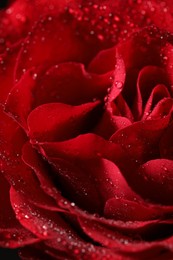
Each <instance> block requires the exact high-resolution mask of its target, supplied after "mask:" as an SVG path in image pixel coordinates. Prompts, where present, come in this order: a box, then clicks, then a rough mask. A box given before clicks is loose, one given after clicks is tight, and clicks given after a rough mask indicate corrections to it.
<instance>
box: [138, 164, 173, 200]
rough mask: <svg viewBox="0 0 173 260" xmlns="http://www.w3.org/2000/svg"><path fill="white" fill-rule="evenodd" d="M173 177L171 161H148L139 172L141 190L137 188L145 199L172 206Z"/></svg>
mask: <svg viewBox="0 0 173 260" xmlns="http://www.w3.org/2000/svg"><path fill="white" fill-rule="evenodd" d="M172 175H173V162H172V161H171V160H166V159H156V160H151V161H148V162H146V163H145V164H143V165H142V166H141V167H140V168H139V170H138V176H137V178H138V179H139V180H138V181H139V186H140V189H139V188H138V187H139V186H138V187H136V188H137V189H138V192H139V193H140V194H141V195H142V196H143V197H145V198H148V199H150V200H152V201H155V202H157V203H162V204H165V205H169V204H172V203H173V196H172V189H173V188H172V187H173V185H172ZM141 184H142V185H141ZM153 190H154V192H153Z"/></svg>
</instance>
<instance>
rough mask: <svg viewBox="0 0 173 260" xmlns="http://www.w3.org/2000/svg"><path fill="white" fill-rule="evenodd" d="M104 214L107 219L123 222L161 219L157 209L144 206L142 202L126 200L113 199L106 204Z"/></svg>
mask: <svg viewBox="0 0 173 260" xmlns="http://www.w3.org/2000/svg"><path fill="white" fill-rule="evenodd" d="M104 214H105V216H106V217H107V218H113V219H117V220H123V221H136V220H139V221H145V220H151V219H156V218H160V217H161V215H162V214H161V212H160V210H158V209H157V208H154V207H149V206H148V205H145V204H144V203H143V204H142V203H141V201H140V203H139V202H136V201H130V200H126V199H124V198H121V199H119V198H112V199H109V200H108V201H107V202H106V205H105V208H104Z"/></svg>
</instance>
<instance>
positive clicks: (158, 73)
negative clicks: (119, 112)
mask: <svg viewBox="0 0 173 260" xmlns="http://www.w3.org/2000/svg"><path fill="white" fill-rule="evenodd" d="M158 84H164V85H168V80H167V77H166V73H165V71H164V70H163V69H161V68H159V67H157V66H145V67H144V68H142V69H141V70H140V72H139V75H138V79H137V95H136V98H135V101H134V106H133V113H134V115H135V117H136V118H140V117H141V116H142V113H143V108H144V106H145V104H146V102H147V99H148V98H149V96H150V94H151V92H152V90H153V89H154V87H155V86H156V85H158Z"/></svg>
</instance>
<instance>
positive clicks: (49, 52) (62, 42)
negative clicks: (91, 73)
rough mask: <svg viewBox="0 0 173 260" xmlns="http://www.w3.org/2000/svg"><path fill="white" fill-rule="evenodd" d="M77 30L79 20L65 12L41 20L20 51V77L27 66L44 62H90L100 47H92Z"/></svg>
mask: <svg viewBox="0 0 173 260" xmlns="http://www.w3.org/2000/svg"><path fill="white" fill-rule="evenodd" d="M63 21H65V22H63ZM76 30H77V28H76V20H75V19H74V17H73V16H72V15H70V14H65V13H64V14H62V15H61V16H58V17H57V16H48V17H47V18H46V19H44V20H42V21H40V22H39V23H37V25H36V26H35V28H34V29H33V30H32V32H31V34H30V35H29V36H28V38H27V40H26V41H25V44H24V46H23V48H22V50H21V52H20V55H19V58H18V63H17V68H16V78H17V79H20V77H21V75H22V74H23V72H22V71H23V69H24V70H28V68H30V67H34V66H36V65H41V64H44V63H45V64H49V65H52V64H57V63H62V62H65V61H77V62H87V61H89V60H90V59H91V57H92V56H93V55H94V54H95V52H96V50H97V48H98V46H97V45H95V46H92V47H91V48H89V46H88V45H90V43H89V42H88V41H86V39H85V40H84V39H83V36H82V35H81V34H79V35H78V34H77V33H76ZM54 32H56V33H54ZM69 39H70V40H69ZM57 45H58V48H57ZM88 50H90V51H89V52H88ZM43 53H44V55H42V54H43Z"/></svg>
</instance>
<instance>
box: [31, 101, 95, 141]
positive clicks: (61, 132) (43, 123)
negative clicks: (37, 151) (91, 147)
mask: <svg viewBox="0 0 173 260" xmlns="http://www.w3.org/2000/svg"><path fill="white" fill-rule="evenodd" d="M99 105H100V102H99V101H96V102H92V103H86V104H82V105H80V106H70V105H66V104H63V103H49V104H45V105H41V106H39V107H37V108H36V109H34V110H33V111H32V112H31V113H30V115H29V117H28V128H29V136H30V138H31V139H33V140H37V141H56V140H59V141H60V140H64V139H69V138H72V137H74V136H76V135H78V134H80V133H81V132H86V131H89V130H90V129H92V127H93V123H95V122H93V120H95V121H97V117H98V114H99V113H98V112H99V111H98V110H99V108H100V107H99ZM94 115H95V117H94ZM92 116H93V118H92ZM45 119H46V120H45ZM38 122H39V124H38Z"/></svg>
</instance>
